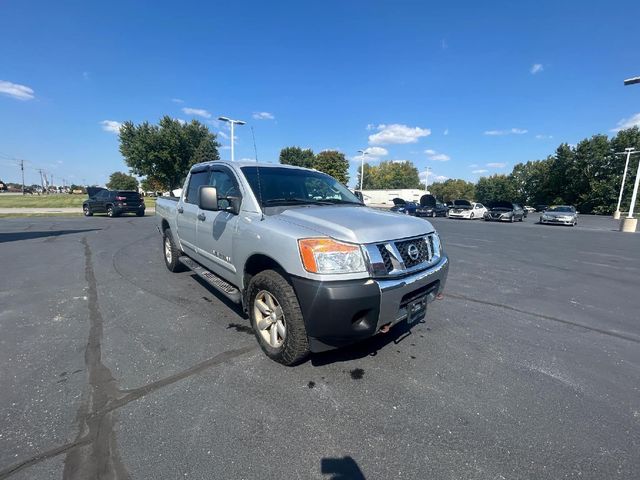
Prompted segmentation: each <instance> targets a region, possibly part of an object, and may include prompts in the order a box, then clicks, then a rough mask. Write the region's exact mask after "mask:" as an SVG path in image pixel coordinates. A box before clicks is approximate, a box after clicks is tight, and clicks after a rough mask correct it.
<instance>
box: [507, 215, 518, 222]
mask: <svg viewBox="0 0 640 480" xmlns="http://www.w3.org/2000/svg"><path fill="white" fill-rule="evenodd" d="M509 221H510V222H511V223H513V222H515V221H516V216H515V215H511V217H510V218H509Z"/></svg>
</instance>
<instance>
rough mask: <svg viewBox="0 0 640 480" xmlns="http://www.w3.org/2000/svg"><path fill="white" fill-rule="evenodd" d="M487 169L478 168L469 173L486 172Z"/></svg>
mask: <svg viewBox="0 0 640 480" xmlns="http://www.w3.org/2000/svg"><path fill="white" fill-rule="evenodd" d="M488 172H489V170H485V169H480V170H473V171H472V172H471V173H488Z"/></svg>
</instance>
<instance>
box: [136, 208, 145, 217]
mask: <svg viewBox="0 0 640 480" xmlns="http://www.w3.org/2000/svg"><path fill="white" fill-rule="evenodd" d="M136 216H137V217H144V210H138V211H137V212H136Z"/></svg>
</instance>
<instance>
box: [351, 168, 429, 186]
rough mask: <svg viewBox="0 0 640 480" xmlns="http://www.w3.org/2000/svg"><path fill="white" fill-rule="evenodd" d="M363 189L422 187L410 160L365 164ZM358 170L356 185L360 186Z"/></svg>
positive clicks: (416, 170)
mask: <svg viewBox="0 0 640 480" xmlns="http://www.w3.org/2000/svg"><path fill="white" fill-rule="evenodd" d="M363 180H364V182H363V189H370V190H388V189H395V188H424V185H423V184H422V183H420V177H419V175H418V169H417V168H416V167H415V165H414V164H413V163H412V162H394V161H384V162H380V164H378V165H369V164H365V166H364V179H363ZM359 182H360V172H359V171H358V186H360V183H359Z"/></svg>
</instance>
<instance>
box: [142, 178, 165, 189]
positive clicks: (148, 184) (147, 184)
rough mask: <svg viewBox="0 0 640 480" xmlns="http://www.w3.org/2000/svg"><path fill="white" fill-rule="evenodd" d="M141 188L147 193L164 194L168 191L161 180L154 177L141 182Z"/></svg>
mask: <svg viewBox="0 0 640 480" xmlns="http://www.w3.org/2000/svg"><path fill="white" fill-rule="evenodd" d="M140 187H142V190H144V191H145V192H163V191H165V190H166V185H165V184H163V183H162V182H161V181H160V180H158V179H157V178H153V177H147V178H145V179H143V180H142V181H141V182H140Z"/></svg>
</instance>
